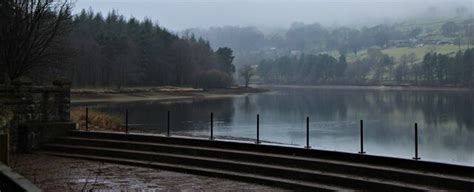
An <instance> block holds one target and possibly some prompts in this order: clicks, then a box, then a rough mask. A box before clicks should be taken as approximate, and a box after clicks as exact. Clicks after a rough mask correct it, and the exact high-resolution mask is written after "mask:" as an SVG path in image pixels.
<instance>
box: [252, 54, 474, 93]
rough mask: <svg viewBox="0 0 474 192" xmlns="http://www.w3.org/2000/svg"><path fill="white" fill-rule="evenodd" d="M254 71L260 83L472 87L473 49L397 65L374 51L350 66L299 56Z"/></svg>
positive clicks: (319, 57)
mask: <svg viewBox="0 0 474 192" xmlns="http://www.w3.org/2000/svg"><path fill="white" fill-rule="evenodd" d="M257 71H258V75H259V76H260V78H261V79H262V80H263V82H264V83H283V84H358V85H363V84H406V85H428V86H434V85H436V86H473V85H474V49H468V50H466V51H464V52H462V51H459V52H457V53H456V55H455V56H454V57H451V56H449V55H444V54H438V53H436V52H432V53H428V54H426V55H425V56H424V57H423V61H422V62H421V63H416V62H415V56H414V54H410V55H402V56H401V57H400V60H399V61H398V64H396V62H395V59H394V58H393V57H390V56H388V55H386V54H383V53H382V52H381V51H380V50H379V49H375V48H372V49H369V50H368V51H367V57H365V58H364V59H361V60H356V61H354V62H353V63H350V64H347V61H346V58H345V56H344V55H342V56H340V58H339V60H337V59H336V58H334V57H332V56H329V55H326V54H321V55H308V54H303V55H300V56H284V57H281V58H278V59H274V60H263V61H262V62H260V64H259V65H258V70H257Z"/></svg>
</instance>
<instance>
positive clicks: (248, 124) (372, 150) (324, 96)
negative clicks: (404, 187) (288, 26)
mask: <svg viewBox="0 0 474 192" xmlns="http://www.w3.org/2000/svg"><path fill="white" fill-rule="evenodd" d="M89 106H90V107H94V108H96V109H98V110H101V111H105V112H108V113H113V114H117V115H123V113H124V111H125V109H126V108H127V109H129V113H130V120H129V121H130V123H131V124H132V126H133V127H140V128H142V129H143V130H145V131H146V132H151V133H161V134H163V133H164V132H165V131H166V113H167V111H168V110H169V111H171V127H172V131H173V132H175V133H181V134H183V133H184V134H192V135H196V136H203V135H209V120H210V113H211V112H213V113H214V121H215V125H214V134H215V135H217V136H230V137H237V138H242V137H243V138H255V136H256V114H257V113H258V114H260V129H261V130H260V137H261V140H266V141H271V142H280V143H286V144H293V145H298V146H303V145H305V142H306V141H305V138H306V136H305V134H306V130H305V129H306V128H305V126H306V125H305V123H306V122H305V118H306V116H309V117H310V145H311V146H312V148H316V149H325V150H335V151H345V152H353V153H356V152H358V151H359V120H360V119H363V120H364V140H365V144H364V149H365V151H366V152H367V153H368V154H373V155H383V156H395V157H401V158H412V157H413V156H414V123H415V122H416V123H418V127H419V142H420V143H419V154H420V156H421V158H422V160H429V161H438V162H447V163H454V164H464V165H469V166H474V145H473V144H474V116H473V115H474V93H472V92H464V91H399V90H393V91H389V90H339V89H337V90H335V89H319V88H272V91H271V92H268V93H262V94H254V95H249V96H242V97H235V98H222V99H208V100H197V101H179V102H171V103H158V102H149V101H146V102H133V103H115V104H94V105H89Z"/></svg>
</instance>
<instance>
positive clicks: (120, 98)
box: [71, 86, 269, 104]
mask: <svg viewBox="0 0 474 192" xmlns="http://www.w3.org/2000/svg"><path fill="white" fill-rule="evenodd" d="M267 91H269V90H268V89H265V88H260V87H259V88H252V87H249V88H243V87H233V88H225V89H208V90H203V89H194V88H179V87H169V86H168V87H137V88H124V89H122V90H120V91H118V90H113V89H72V90H71V103H72V104H81V103H117V102H136V101H160V102H168V101H180V100H194V99H214V98H228V97H239V96H246V95H249V94H253V93H263V92H267Z"/></svg>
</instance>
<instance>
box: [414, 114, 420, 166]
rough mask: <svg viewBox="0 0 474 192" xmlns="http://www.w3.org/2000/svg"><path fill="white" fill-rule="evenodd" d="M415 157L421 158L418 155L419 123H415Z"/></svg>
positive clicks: (415, 158) (416, 158)
mask: <svg viewBox="0 0 474 192" xmlns="http://www.w3.org/2000/svg"><path fill="white" fill-rule="evenodd" d="M413 159H414V160H420V159H421V158H420V157H418V123H415V157H413Z"/></svg>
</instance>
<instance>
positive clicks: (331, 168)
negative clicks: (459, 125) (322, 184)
mask: <svg viewBox="0 0 474 192" xmlns="http://www.w3.org/2000/svg"><path fill="white" fill-rule="evenodd" d="M55 143H56V144H66V145H76V146H87V147H103V148H114V149H126V150H138V151H148V152H161V153H169V154H181V155H193V156H198V157H213V158H219V159H227V160H239V161H243V162H258V163H265V164H267V165H280V166H286V167H293V168H301V169H307V170H317V171H324V172H331V173H338V174H345V175H352V176H355V177H357V176H364V177H368V178H377V179H382V180H396V181H398V182H403V183H407V184H413V185H425V186H434V187H439V188H446V189H466V188H470V187H471V188H474V180H472V179H471V180H469V179H468V178H460V177H450V176H449V175H440V174H435V173H426V172H420V171H416V170H406V169H397V168H387V167H381V166H372V165H367V164H358V163H349V162H344V161H334V160H325V159H318V158H307V157H294V156H287V155H279V154H272V153H255V152H248V151H239V150H227V149H216V148H209V147H196V146H185V145H184V146H183V145H175V144H161V143H148V142H135V141H118V140H104V139H94V138H81V137H64V138H59V139H58V140H57V141H56V142H55Z"/></svg>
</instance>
